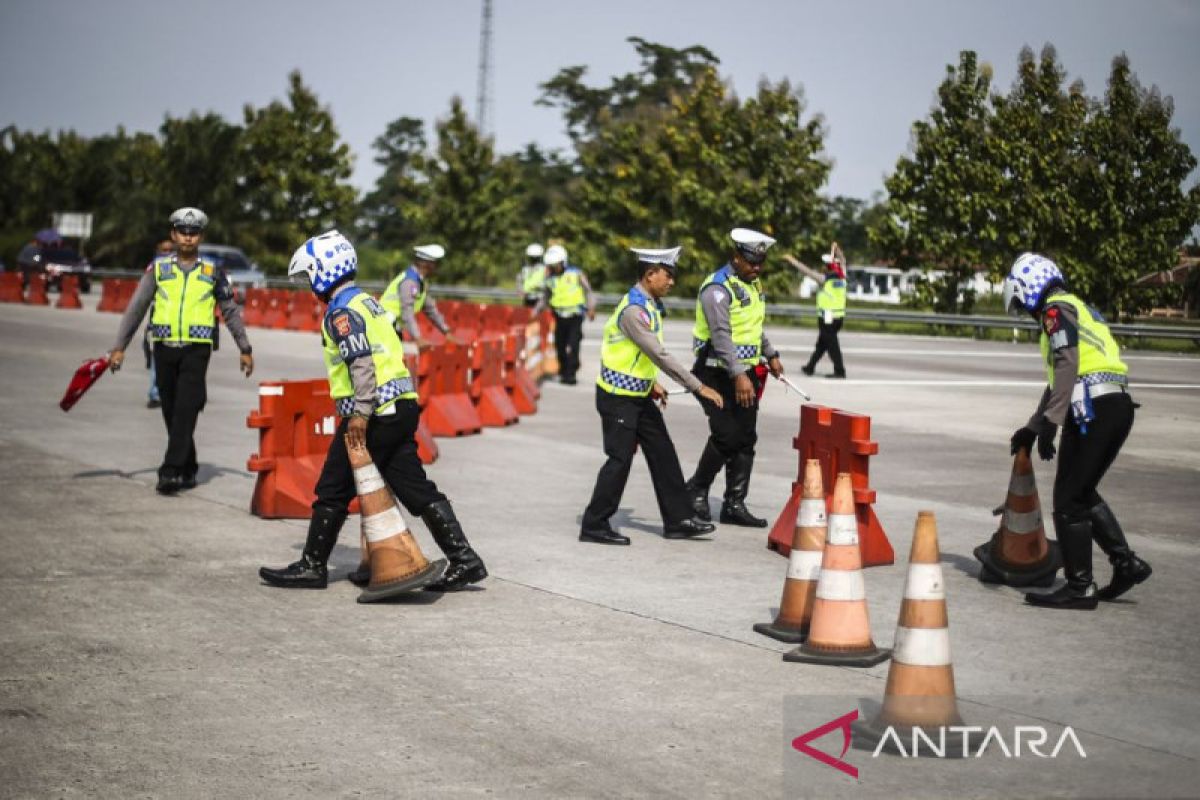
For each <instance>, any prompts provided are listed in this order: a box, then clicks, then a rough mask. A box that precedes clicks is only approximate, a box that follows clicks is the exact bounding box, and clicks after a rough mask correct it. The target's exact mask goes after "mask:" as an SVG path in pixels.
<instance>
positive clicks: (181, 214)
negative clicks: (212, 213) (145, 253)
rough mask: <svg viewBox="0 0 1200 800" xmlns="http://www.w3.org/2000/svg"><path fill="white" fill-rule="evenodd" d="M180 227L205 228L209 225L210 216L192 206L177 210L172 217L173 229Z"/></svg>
mask: <svg viewBox="0 0 1200 800" xmlns="http://www.w3.org/2000/svg"><path fill="white" fill-rule="evenodd" d="M178 225H194V226H196V227H197V228H204V227H206V226H207V225H208V214H205V213H204V212H203V211H201V210H200V209H198V208H192V207H191V206H184V207H183V208H177V209H175V213H173V214H172V215H171V227H172V228H174V227H176V226H178Z"/></svg>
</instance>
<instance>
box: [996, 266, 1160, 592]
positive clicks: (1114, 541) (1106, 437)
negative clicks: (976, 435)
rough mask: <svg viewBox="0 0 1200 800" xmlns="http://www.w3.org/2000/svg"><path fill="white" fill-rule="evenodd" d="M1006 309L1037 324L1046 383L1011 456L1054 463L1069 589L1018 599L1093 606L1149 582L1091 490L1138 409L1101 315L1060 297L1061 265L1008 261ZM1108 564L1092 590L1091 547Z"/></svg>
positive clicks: (1058, 530)
mask: <svg viewBox="0 0 1200 800" xmlns="http://www.w3.org/2000/svg"><path fill="white" fill-rule="evenodd" d="M1004 306H1005V309H1006V310H1007V311H1008V312H1009V313H1010V314H1013V315H1014V316H1021V315H1025V314H1028V315H1030V316H1032V317H1033V318H1034V319H1035V320H1037V321H1038V323H1039V324H1040V326H1041V351H1042V360H1043V361H1044V362H1045V366H1046V376H1047V386H1046V390H1045V392H1044V393H1043V394H1042V399H1041V402H1040V403H1039V404H1038V407H1037V411H1035V412H1034V414H1033V416H1032V417H1030V419H1029V421H1028V422H1027V423H1026V424H1025V425H1024V426H1023V427H1021V428H1019V429H1018V430H1017V431H1016V433H1014V434H1013V435H1012V439H1011V441H1010V444H1011V450H1012V453H1013V454H1014V455H1015V454H1016V453H1017V451H1018V450H1025V451H1029V450H1031V449H1032V447H1033V446H1034V444H1035V443H1036V444H1037V449H1038V454H1039V455H1040V456H1041V457H1042V459H1044V460H1049V459H1051V458H1054V456H1055V453H1056V450H1055V446H1054V439H1055V436H1056V435H1057V433H1058V429H1059V428H1062V439H1061V441H1060V443H1059V447H1058V449H1057V454H1058V471H1057V474H1056V475H1055V478H1054V514H1053V518H1054V531H1055V534H1056V536H1057V538H1058V544H1059V549H1060V551H1061V553H1062V559H1063V575H1064V577H1065V578H1066V580H1067V583H1066V585H1065V586H1063V587H1062V588H1060V589H1058V590H1057V591H1054V592H1049V593H1047V594H1035V593H1029V594H1027V595H1025V600H1026V601H1027V602H1029V603H1031V604H1033V605H1036V606H1042V607H1049V608H1083V609H1093V608H1095V607H1096V605H1097V602H1098V601H1099V600H1114V599H1116V598H1117V597H1119V596H1121V595H1122V594H1124V593H1125V592H1127V591H1129V590H1130V589H1131V588H1133V586H1135V585H1136V584H1139V583H1142V582H1143V581H1145V580H1146V579H1147V578H1149V577H1150V574H1151V571H1152V570H1151V568H1150V565H1149V564H1147V563H1146V562H1145V561H1143V560H1142V559H1140V558H1138V557H1137V555H1135V554H1134V552H1133V551H1132V550H1130V549H1129V543H1128V542H1127V541H1126V539H1125V533H1124V531H1122V530H1121V525H1120V523H1118V522H1117V518H1116V516H1115V515H1114V514H1113V511H1112V509H1111V508H1109V506H1108V503H1106V502H1105V501H1104V498H1102V497H1101V496H1100V494H1099V492H1098V491H1097V487H1098V486H1099V484H1100V480H1101V479H1102V478H1103V477H1104V474H1105V473H1106V472H1107V471H1108V468H1109V467H1110V466H1111V465H1112V463H1113V461H1114V460H1115V459H1116V457H1117V454H1118V453H1119V452H1120V450H1121V446H1122V445H1123V444H1124V443H1125V439H1126V437H1128V436H1129V431H1130V429H1132V427H1133V417H1134V409H1135V408H1137V404H1135V403H1134V402H1133V398H1132V397H1130V394H1129V388H1128V368H1127V367H1126V366H1125V364H1124V363H1123V362H1122V361H1121V351H1120V348H1119V347H1118V346H1117V343H1116V340H1115V339H1114V338H1113V336H1112V334H1111V333H1110V332H1109V329H1108V325H1107V324H1105V321H1104V318H1103V317H1102V316H1100V312H1098V311H1096V309H1094V308H1092V307H1091V306H1089V305H1087V304H1086V303H1085V302H1084V301H1083V300H1081V299H1079V298H1078V297H1076V296H1075V295H1074V294H1071V293H1070V292H1069V291H1067V283H1066V279H1065V278H1064V277H1063V274H1062V272H1061V270H1059V268H1058V265H1057V264H1055V263H1054V262H1053V261H1051V260H1050V259H1049V258H1047V257H1045V256H1042V255H1038V254H1037V253H1024V254H1022V255H1021V256H1020V257H1018V258H1017V260H1016V261H1015V262H1013V265H1012V268H1011V269H1010V270H1009V273H1008V277H1007V278H1005V281H1004ZM1093 540H1095V542H1096V544H1097V545H1099V546H1100V549H1101V550H1103V551H1104V554H1105V555H1107V556H1108V558H1109V561H1110V562H1111V563H1112V568H1113V577H1112V580H1111V582H1110V583H1109V584H1108V585H1107V586H1106V587H1104V588H1103V589H1100V590H1099V591H1097V589H1096V584H1095V583H1093V580H1092V541H1093Z"/></svg>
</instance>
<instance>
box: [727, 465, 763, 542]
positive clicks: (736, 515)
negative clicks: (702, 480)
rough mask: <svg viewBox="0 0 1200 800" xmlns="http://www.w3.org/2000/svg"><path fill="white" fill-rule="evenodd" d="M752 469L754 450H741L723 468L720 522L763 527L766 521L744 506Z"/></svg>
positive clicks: (748, 526)
mask: <svg viewBox="0 0 1200 800" xmlns="http://www.w3.org/2000/svg"><path fill="white" fill-rule="evenodd" d="M753 469H754V451H753V450H749V451H746V450H743V451H742V452H740V453H738V454H737V455H736V456H734V457H733V459H732V460H731V461H730V462H729V466H728V467H726V469H725V503H724V504H723V505H722V506H721V522H723V523H725V524H727V525H742V526H744V527H747V528H765V527H767V521H766V520H765V519H763V518H762V517H756V516H754V515H753V514H751V513H750V511H749V509H747V508H746V495H747V494H749V492H750V472H751V471H752V470H753Z"/></svg>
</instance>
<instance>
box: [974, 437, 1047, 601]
mask: <svg viewBox="0 0 1200 800" xmlns="http://www.w3.org/2000/svg"><path fill="white" fill-rule="evenodd" d="M992 513H994V514H996V515H997V516H1000V527H999V529H997V531H996V532H995V533H994V534H993V535H992V538H991V539H989V540H988V541H986V542H984V543H983V544H981V545H979V547H976V548H975V557H976V558H977V559H979V560H980V562H982V564H983V569H981V570H980V572H979V580H981V581H983V582H984V583H1003V584H1006V585H1008V586H1049V585H1050V584H1052V583H1054V573H1055V572H1057V571H1058V568H1059V567H1061V566H1062V556H1061V554H1060V553H1059V552H1058V542H1050V541H1048V540H1047V539H1046V528H1045V525H1044V524H1043V522H1042V508H1041V504H1040V503H1039V502H1038V491H1037V481H1036V480H1035V478H1034V475H1033V462H1032V461H1031V460H1030V458H1029V451H1027V450H1018V451H1017V455H1016V458H1014V459H1013V468H1012V477H1011V478H1009V481H1008V497H1007V498H1006V499H1005V501H1004V505H1003V506H1001V507H1000V508H997V509H996V510H995V511H994V512H992ZM1001 515H1002V516H1001Z"/></svg>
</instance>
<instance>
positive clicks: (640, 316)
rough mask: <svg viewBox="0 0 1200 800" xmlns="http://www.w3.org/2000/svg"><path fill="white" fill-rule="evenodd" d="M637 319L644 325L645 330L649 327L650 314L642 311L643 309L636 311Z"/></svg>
mask: <svg viewBox="0 0 1200 800" xmlns="http://www.w3.org/2000/svg"><path fill="white" fill-rule="evenodd" d="M638 319H640V320H641V321H642V322H644V323H645V324H646V327H647V328H649V327H650V324H651V321H650V312H648V311H646V309H644V308H639V309H638Z"/></svg>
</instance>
